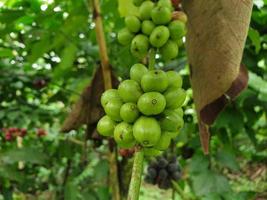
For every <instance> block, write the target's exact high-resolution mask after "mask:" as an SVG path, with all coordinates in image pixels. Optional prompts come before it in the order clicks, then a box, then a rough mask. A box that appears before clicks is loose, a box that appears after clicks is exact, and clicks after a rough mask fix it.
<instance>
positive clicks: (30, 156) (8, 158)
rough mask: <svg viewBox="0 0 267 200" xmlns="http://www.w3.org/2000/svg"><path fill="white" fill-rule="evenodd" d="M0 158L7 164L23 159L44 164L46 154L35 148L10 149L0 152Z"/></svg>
mask: <svg viewBox="0 0 267 200" xmlns="http://www.w3.org/2000/svg"><path fill="white" fill-rule="evenodd" d="M0 160H2V161H3V162H5V163H7V164H12V163H15V162H18V161H24V162H29V163H34V164H44V163H45V161H46V160H47V156H46V155H45V154H44V153H42V152H40V150H39V149H36V148H27V147H24V148H21V149H18V148H16V149H10V150H8V151H6V152H3V153H1V154H0Z"/></svg>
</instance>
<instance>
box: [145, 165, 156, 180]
mask: <svg viewBox="0 0 267 200" xmlns="http://www.w3.org/2000/svg"><path fill="white" fill-rule="evenodd" d="M147 172H148V175H149V176H150V177H151V178H156V176H157V170H156V169H155V168H152V167H149V168H148V170H147Z"/></svg>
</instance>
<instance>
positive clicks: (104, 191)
mask: <svg viewBox="0 0 267 200" xmlns="http://www.w3.org/2000/svg"><path fill="white" fill-rule="evenodd" d="M97 196H98V199H101V200H108V199H110V198H109V191H108V187H98V188H97Z"/></svg>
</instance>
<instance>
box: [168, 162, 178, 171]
mask: <svg viewBox="0 0 267 200" xmlns="http://www.w3.org/2000/svg"><path fill="white" fill-rule="evenodd" d="M167 169H168V171H169V172H175V171H177V170H179V166H178V164H177V163H169V164H168V166H167Z"/></svg>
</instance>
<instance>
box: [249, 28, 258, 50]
mask: <svg viewBox="0 0 267 200" xmlns="http://www.w3.org/2000/svg"><path fill="white" fill-rule="evenodd" d="M248 37H249V38H250V40H251V42H252V44H253V45H254V47H255V52H256V53H259V51H260V49H261V40H260V34H259V32H258V31H257V30H255V29H253V28H249V31H248Z"/></svg>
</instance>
